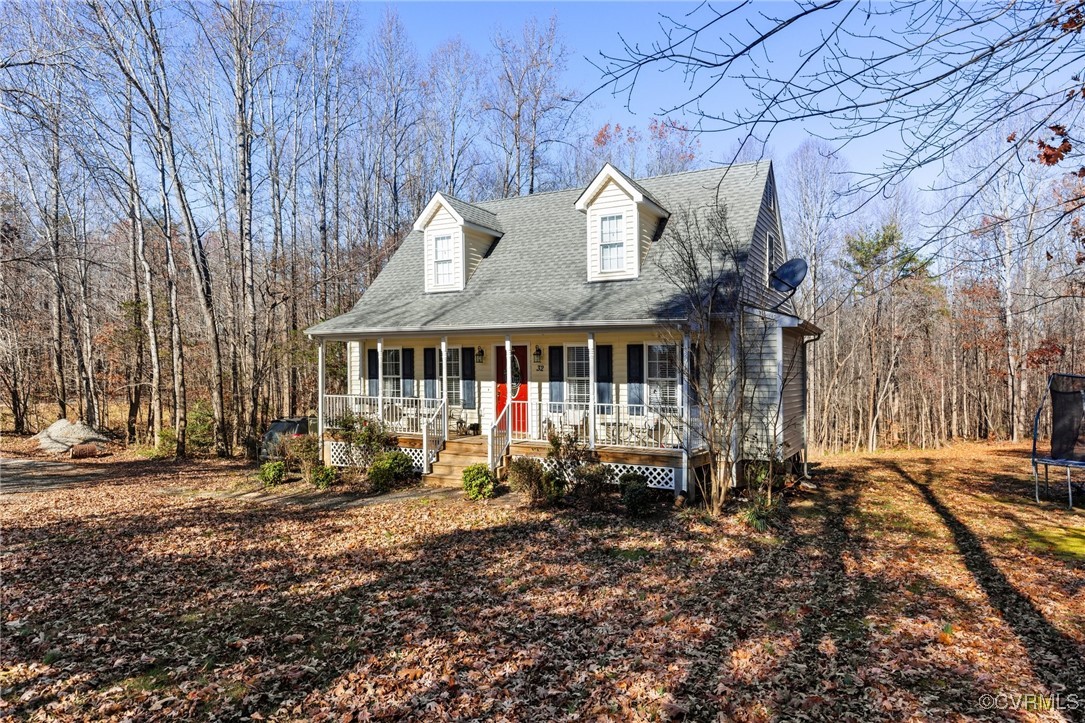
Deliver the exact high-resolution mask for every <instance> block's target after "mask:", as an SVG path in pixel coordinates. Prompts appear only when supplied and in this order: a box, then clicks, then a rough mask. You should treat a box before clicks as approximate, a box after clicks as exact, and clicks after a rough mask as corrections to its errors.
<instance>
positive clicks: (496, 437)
mask: <svg viewBox="0 0 1085 723" xmlns="http://www.w3.org/2000/svg"><path fill="white" fill-rule="evenodd" d="M510 409H512V405H511V404H508V403H506V404H505V408H504V409H502V410H501V413H500V414H498V415H497V419H495V420H494V423H493V424H492V425H490V434H489V436H488V437H487V446H486V457H487V461H488V462H489V463H490V469H492V470H496V469H497V468H498V467H500V466H501V464H502V462H504V460H505V456H506V455H507V454H508V451H509V445H510V444H511V443H512V436H511V434H510V427H511V425H510V421H511V419H510V417H509V410H510Z"/></svg>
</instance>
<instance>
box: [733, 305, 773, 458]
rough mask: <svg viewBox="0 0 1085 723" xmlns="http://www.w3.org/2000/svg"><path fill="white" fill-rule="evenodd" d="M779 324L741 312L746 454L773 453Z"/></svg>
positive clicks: (762, 456)
mask: <svg viewBox="0 0 1085 723" xmlns="http://www.w3.org/2000/svg"><path fill="white" fill-rule="evenodd" d="M779 332H780V329H779V325H778V324H777V322H776V319H775V317H773V316H769V315H764V316H763V315H761V314H758V313H755V312H753V311H748V312H747V313H746V314H744V315H743V324H742V334H741V339H740V340H739V348H740V349H741V350H742V351H741V353H742V354H743V357H742V359H743V362H744V368H743V369H742V376H743V377H744V381H743V397H744V405H743V420H742V421H743V424H742V427H743V432H744V433H743V440H744V442H743V445H742V447H743V448H742V450H741V451H740V454H741V455H742V456H743V457H747V458H758V459H760V458H764V457H767V456H771V455H774V453H775V451H776V449H777V446H778V444H779V442H778V439H777V437H778V427H779V417H778V413H779V408H780V407H779V402H780V365H779V363H778V362H779Z"/></svg>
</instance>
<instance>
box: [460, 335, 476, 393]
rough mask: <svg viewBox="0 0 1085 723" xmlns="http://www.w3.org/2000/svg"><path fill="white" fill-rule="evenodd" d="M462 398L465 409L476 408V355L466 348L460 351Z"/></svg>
mask: <svg viewBox="0 0 1085 723" xmlns="http://www.w3.org/2000/svg"><path fill="white" fill-rule="evenodd" d="M460 397H461V398H462V399H463V408H464V409H474V408H475V355H474V354H472V353H471V348H470V347H466V346H465V347H462V348H461V349H460Z"/></svg>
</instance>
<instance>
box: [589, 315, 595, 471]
mask: <svg viewBox="0 0 1085 723" xmlns="http://www.w3.org/2000/svg"><path fill="white" fill-rule="evenodd" d="M595 394H596V392H595V333H594V332H588V446H589V447H591V448H592V449H595Z"/></svg>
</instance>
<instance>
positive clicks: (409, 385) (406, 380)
mask: <svg viewBox="0 0 1085 723" xmlns="http://www.w3.org/2000/svg"><path fill="white" fill-rule="evenodd" d="M401 353H402V354H403V359H402V361H403V363H402V366H401V367H400V374H402V375H403V381H402V384H403V396H405V397H413V396H414V349H411V348H410V347H405V348H404V349H403V351H402V352H401Z"/></svg>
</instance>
